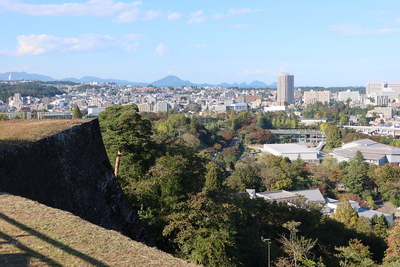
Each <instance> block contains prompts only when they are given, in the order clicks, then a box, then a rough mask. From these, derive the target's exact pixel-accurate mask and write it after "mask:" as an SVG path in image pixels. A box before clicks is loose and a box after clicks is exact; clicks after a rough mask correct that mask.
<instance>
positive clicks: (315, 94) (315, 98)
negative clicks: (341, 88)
mask: <svg viewBox="0 0 400 267" xmlns="http://www.w3.org/2000/svg"><path fill="white" fill-rule="evenodd" d="M303 99H304V104H305V105H310V104H311V105H312V104H315V103H316V102H321V103H325V102H327V103H329V102H330V101H331V92H330V91H314V90H311V91H305V92H304V96H303Z"/></svg>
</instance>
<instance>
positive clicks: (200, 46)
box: [189, 44, 207, 48]
mask: <svg viewBox="0 0 400 267" xmlns="http://www.w3.org/2000/svg"><path fill="white" fill-rule="evenodd" d="M189 47H193V48H206V47H207V46H206V45H203V44H191V45H189Z"/></svg>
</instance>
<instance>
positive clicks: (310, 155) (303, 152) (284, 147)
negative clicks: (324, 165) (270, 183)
mask: <svg viewBox="0 0 400 267" xmlns="http://www.w3.org/2000/svg"><path fill="white" fill-rule="evenodd" d="M260 150H261V151H262V152H265V153H270V154H273V155H275V156H281V157H288V158H289V159H290V160H291V161H295V160H296V159H298V158H300V159H302V160H304V161H306V162H309V163H316V164H319V163H320V156H319V155H320V153H319V151H318V149H314V148H308V147H305V146H302V145H299V144H293V143H291V144H264V148H261V149H260Z"/></svg>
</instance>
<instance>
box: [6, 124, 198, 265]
mask: <svg viewBox="0 0 400 267" xmlns="http://www.w3.org/2000/svg"><path fill="white" fill-rule="evenodd" d="M85 121H87V120H40V121H38V120H13V121H0V151H1V149H2V148H4V147H7V146H10V145H19V144H22V143H26V142H33V141H36V140H39V139H41V138H44V137H46V136H50V135H52V134H55V133H57V132H60V131H63V130H66V129H68V128H70V127H72V126H74V125H78V124H81V123H83V122H85ZM0 266H6V267H9V266H24V267H25V266H79V267H80V266H176V267H179V266H195V265H191V264H188V263H187V262H185V261H183V260H180V259H176V258H174V257H172V256H171V255H169V254H167V253H164V252H162V251H159V250H157V249H154V248H149V247H147V246H145V245H143V244H141V243H138V242H136V241H132V240H131V239H129V238H128V237H125V236H123V235H121V234H119V233H118V232H115V231H110V230H105V229H104V228H101V227H99V226H96V225H94V224H91V223H89V222H87V221H84V220H82V219H80V218H79V217H76V216H74V215H72V214H70V213H68V212H65V211H62V210H57V209H53V208H49V207H47V206H45V205H41V204H39V203H37V202H34V201H31V200H28V199H24V198H21V197H16V196H12V195H8V194H4V193H0Z"/></svg>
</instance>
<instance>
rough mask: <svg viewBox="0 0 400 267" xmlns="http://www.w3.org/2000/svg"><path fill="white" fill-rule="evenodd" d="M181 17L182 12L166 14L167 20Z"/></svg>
mask: <svg viewBox="0 0 400 267" xmlns="http://www.w3.org/2000/svg"><path fill="white" fill-rule="evenodd" d="M181 17H182V14H180V13H177V12H174V13H171V14H169V15H168V16H167V18H168V20H169V21H173V20H177V19H180V18H181Z"/></svg>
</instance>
